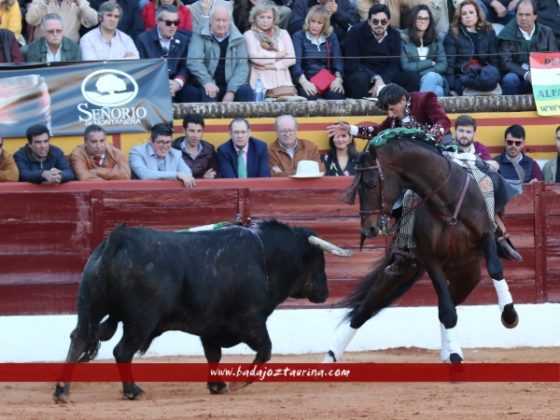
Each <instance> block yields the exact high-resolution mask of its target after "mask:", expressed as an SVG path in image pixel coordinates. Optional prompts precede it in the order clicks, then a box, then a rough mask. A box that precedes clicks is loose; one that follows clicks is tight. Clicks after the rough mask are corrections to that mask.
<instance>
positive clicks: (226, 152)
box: [218, 137, 270, 178]
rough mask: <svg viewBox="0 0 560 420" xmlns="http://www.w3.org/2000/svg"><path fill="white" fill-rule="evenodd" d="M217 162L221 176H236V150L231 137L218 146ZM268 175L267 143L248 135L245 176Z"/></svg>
mask: <svg viewBox="0 0 560 420" xmlns="http://www.w3.org/2000/svg"><path fill="white" fill-rule="evenodd" d="M218 162H219V164H220V177H221V178H237V150H236V149H235V146H234V144H233V141H232V140H231V139H229V140H228V141H226V142H225V143H224V144H222V145H221V146H220V147H218ZM268 176H270V169H269V167H268V149H267V145H266V143H265V142H264V141H262V140H258V139H256V138H254V137H250V138H249V150H248V152H247V177H248V178H256V177H268Z"/></svg>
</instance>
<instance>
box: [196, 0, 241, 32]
mask: <svg viewBox="0 0 560 420" xmlns="http://www.w3.org/2000/svg"><path fill="white" fill-rule="evenodd" d="M216 6H223V7H225V8H227V9H229V10H230V12H231V11H233V6H232V3H231V2H229V1H228V0H197V1H195V2H194V3H191V4H189V5H188V8H189V9H190V10H191V18H192V26H193V32H200V31H201V30H202V28H204V27H205V26H206V25H208V22H209V21H210V14H211V13H212V11H213V10H214V8H215V7H216ZM232 19H233V17H232Z"/></svg>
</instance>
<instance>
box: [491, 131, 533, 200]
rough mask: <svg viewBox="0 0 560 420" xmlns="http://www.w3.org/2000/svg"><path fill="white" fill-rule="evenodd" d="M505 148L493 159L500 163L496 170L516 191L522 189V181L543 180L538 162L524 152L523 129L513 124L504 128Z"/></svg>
mask: <svg viewBox="0 0 560 420" xmlns="http://www.w3.org/2000/svg"><path fill="white" fill-rule="evenodd" d="M504 136H505V140H504V143H505V149H504V151H503V152H502V153H501V154H500V155H498V156H496V157H495V158H494V160H495V161H496V162H498V164H499V165H500V169H499V170H498V172H499V173H500V174H501V175H502V176H503V177H504V178H505V179H506V180H507V181H508V182H509V183H510V185H511V186H513V187H514V188H515V189H517V191H519V192H521V191H522V185H521V184H523V183H527V182H531V183H532V182H537V181H544V177H543V173H542V171H541V168H540V167H539V164H538V163H537V162H536V161H535V160H533V159H532V158H530V157H529V156H527V155H526V154H525V153H524V150H525V129H524V128H523V127H522V126H520V125H518V124H514V125H512V126H509V127H508V128H506V131H505V134H504Z"/></svg>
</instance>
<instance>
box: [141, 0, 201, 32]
mask: <svg viewBox="0 0 560 420" xmlns="http://www.w3.org/2000/svg"><path fill="white" fill-rule="evenodd" d="M162 4H172V5H174V6H175V7H177V10H178V11H179V22H178V23H177V22H174V21H173V22H172V21H168V22H166V24H168V25H175V26H177V30H178V31H192V17H191V11H190V10H189V8H188V7H187V6H185V5H184V4H183V3H182V2H181V0H149V1H148V2H147V3H146V4H145V5H144V8H143V9H142V21H143V22H144V26H145V27H146V30H148V29H153V28H155V27H156V10H157V9H158V7H159V6H161V5H162Z"/></svg>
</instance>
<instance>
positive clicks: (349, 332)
mask: <svg viewBox="0 0 560 420" xmlns="http://www.w3.org/2000/svg"><path fill="white" fill-rule="evenodd" d="M357 332H358V328H352V327H351V326H350V323H348V322H345V323H343V324H341V325H340V326H339V327H338V328H337V329H336V338H335V342H334V345H333V346H332V347H331V349H330V350H329V351H328V352H327V354H326V355H325V358H324V359H323V363H334V362H338V361H340V359H341V358H342V354H343V353H344V350H346V347H348V344H350V341H352V338H354V336H355V335H356V333H357Z"/></svg>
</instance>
